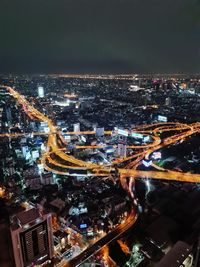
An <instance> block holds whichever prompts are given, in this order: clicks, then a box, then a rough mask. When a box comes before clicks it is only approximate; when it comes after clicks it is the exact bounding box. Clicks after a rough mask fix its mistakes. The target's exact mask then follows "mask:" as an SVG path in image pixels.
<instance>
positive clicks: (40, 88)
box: [38, 86, 44, 97]
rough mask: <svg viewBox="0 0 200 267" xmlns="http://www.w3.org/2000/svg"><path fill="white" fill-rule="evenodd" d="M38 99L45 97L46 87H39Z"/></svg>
mask: <svg viewBox="0 0 200 267" xmlns="http://www.w3.org/2000/svg"><path fill="white" fill-rule="evenodd" d="M38 97H44V87H42V86H38Z"/></svg>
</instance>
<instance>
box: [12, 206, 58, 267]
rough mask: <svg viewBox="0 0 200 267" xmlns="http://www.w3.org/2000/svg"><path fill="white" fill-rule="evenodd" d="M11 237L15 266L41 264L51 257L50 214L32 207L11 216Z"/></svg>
mask: <svg viewBox="0 0 200 267" xmlns="http://www.w3.org/2000/svg"><path fill="white" fill-rule="evenodd" d="M11 238H12V245H13V252H14V258H15V265H16V267H28V266H30V265H31V266H32V265H34V264H41V263H43V262H45V261H46V260H48V259H51V258H52V257H53V234H52V225H51V215H50V214H45V215H42V214H41V213H40V212H39V210H38V209H36V208H32V209H29V210H27V211H23V212H20V213H18V214H17V215H15V216H14V217H13V218H12V224H11Z"/></svg>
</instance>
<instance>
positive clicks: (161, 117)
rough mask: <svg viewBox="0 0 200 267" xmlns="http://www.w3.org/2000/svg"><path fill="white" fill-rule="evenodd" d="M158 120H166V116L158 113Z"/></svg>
mask: <svg viewBox="0 0 200 267" xmlns="http://www.w3.org/2000/svg"><path fill="white" fill-rule="evenodd" d="M158 121H160V122H167V117H166V116H161V115H158Z"/></svg>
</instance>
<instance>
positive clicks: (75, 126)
mask: <svg viewBox="0 0 200 267" xmlns="http://www.w3.org/2000/svg"><path fill="white" fill-rule="evenodd" d="M74 132H80V123H79V122H78V123H74Z"/></svg>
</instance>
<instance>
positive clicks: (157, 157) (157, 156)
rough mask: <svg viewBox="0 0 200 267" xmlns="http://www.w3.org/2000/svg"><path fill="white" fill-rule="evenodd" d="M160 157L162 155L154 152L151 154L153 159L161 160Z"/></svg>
mask: <svg viewBox="0 0 200 267" xmlns="http://www.w3.org/2000/svg"><path fill="white" fill-rule="evenodd" d="M161 157H162V154H161V153H160V152H154V153H153V154H152V158H153V159H161Z"/></svg>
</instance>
